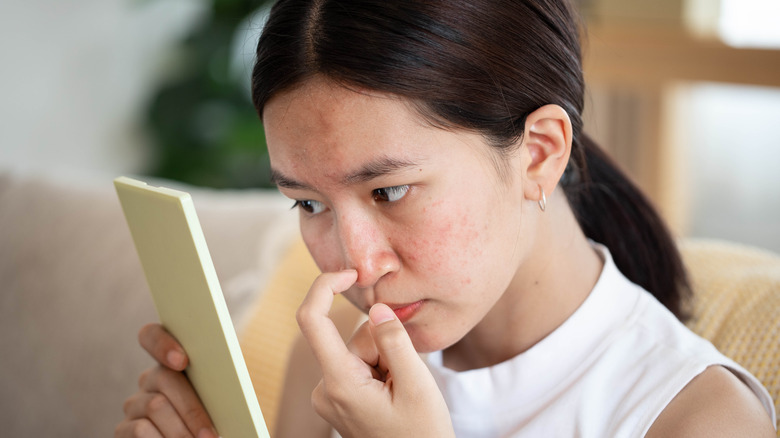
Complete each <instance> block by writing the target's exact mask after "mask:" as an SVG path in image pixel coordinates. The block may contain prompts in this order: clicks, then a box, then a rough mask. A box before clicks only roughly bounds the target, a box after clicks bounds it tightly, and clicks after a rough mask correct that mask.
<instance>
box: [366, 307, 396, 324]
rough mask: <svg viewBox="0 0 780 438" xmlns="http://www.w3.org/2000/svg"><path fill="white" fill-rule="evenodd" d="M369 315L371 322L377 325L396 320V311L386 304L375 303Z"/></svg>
mask: <svg viewBox="0 0 780 438" xmlns="http://www.w3.org/2000/svg"><path fill="white" fill-rule="evenodd" d="M368 317H369V318H370V319H371V323H372V324H374V325H375V326H376V325H380V324H384V323H386V322H387V321H392V320H394V319H395V313H394V312H393V310H392V309H390V308H389V307H387V306H386V305H384V304H374V306H373V307H372V308H371V310H369V311H368Z"/></svg>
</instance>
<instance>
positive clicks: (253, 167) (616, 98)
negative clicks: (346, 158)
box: [0, 0, 780, 251]
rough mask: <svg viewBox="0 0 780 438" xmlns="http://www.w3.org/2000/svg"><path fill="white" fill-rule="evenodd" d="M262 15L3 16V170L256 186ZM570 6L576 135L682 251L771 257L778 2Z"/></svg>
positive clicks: (163, 2)
mask: <svg viewBox="0 0 780 438" xmlns="http://www.w3.org/2000/svg"><path fill="white" fill-rule="evenodd" d="M261 3H263V2H260V1H238V0H233V1H230V0H214V1H206V0H103V1H97V0H69V1H55V0H28V1H22V0H11V1H6V2H2V3H0V29H2V30H0V32H2V38H0V75H1V76H2V80H1V81H0V95H2V100H1V101H0V123H1V124H2V129H0V170H5V171H7V170H13V171H16V172H41V173H46V174H62V175H66V176H67V177H80V176H83V175H85V174H90V175H94V174H100V175H104V176H105V177H113V176H115V175H118V174H123V173H134V174H153V175H157V176H163V177H167V178H172V179H177V180H181V181H185V182H189V183H192V184H197V185H206V186H213V187H253V186H260V185H263V184H264V183H265V181H266V179H267V175H266V174H265V171H264V170H263V169H264V160H265V159H266V158H265V155H264V143H263V139H262V129H261V127H260V125H259V123H257V122H256V119H255V117H254V114H253V111H252V108H251V104H250V103H249V99H248V95H249V91H248V88H247V87H248V85H247V84H248V75H249V69H250V68H251V62H252V59H251V56H252V54H251V53H252V49H253V45H254V42H255V41H254V39H255V38H256V35H257V33H258V32H259V29H260V27H261V25H262V13H256V10H257V9H258V8H259V7H260V6H261ZM578 3H579V5H580V7H581V8H582V12H583V16H584V17H585V19H586V22H587V24H588V28H589V32H590V33H589V37H588V38H587V40H586V43H585V70H586V75H587V79H588V82H589V94H588V104H587V110H586V119H587V130H588V131H589V132H590V133H591V134H592V135H593V136H594V137H595V138H596V139H597V140H599V142H600V143H601V144H602V145H603V146H604V147H605V148H607V149H609V150H610V151H611V152H612V153H613V154H614V155H615V156H616V157H617V158H618V160H619V161H620V162H621V163H622V164H623V166H624V167H625V168H626V169H627V170H628V171H629V173H630V174H631V175H632V177H634V178H635V179H636V180H637V181H638V182H639V183H640V185H641V186H642V187H643V188H644V189H645V190H646V191H647V192H648V193H649V194H650V196H651V198H652V199H653V200H654V201H655V202H656V204H657V205H658V206H659V207H660V208H661V210H662V211H663V213H664V215H665V216H666V217H667V219H668V220H669V222H670V223H671V225H672V227H673V229H674V230H675V232H677V233H678V234H679V235H683V236H699V237H716V238H727V239H731V240H737V241H741V242H745V243H750V244H754V245H758V246H762V247H765V248H770V249H774V250H776V251H780V189H778V187H780V172H778V171H777V170H776V169H775V168H776V166H777V164H776V163H778V162H780V136H778V134H777V126H778V125H780V51H778V50H777V48H778V47H780V37H778V34H777V33H778V29H780V28H778V27H777V26H776V25H775V21H776V18H777V17H778V16H780V10H779V9H780V2H777V1H776V0H662V1H661V0H659V1H653V2H647V1H642V0H579V2H578Z"/></svg>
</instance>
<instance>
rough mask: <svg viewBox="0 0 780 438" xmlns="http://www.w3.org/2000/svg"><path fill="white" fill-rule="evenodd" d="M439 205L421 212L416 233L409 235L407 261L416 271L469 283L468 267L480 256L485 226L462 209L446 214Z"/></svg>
mask: <svg viewBox="0 0 780 438" xmlns="http://www.w3.org/2000/svg"><path fill="white" fill-rule="evenodd" d="M438 204H439V205H435V204H434V205H431V206H430V208H426V209H424V211H423V214H422V215H421V217H422V218H423V219H422V220H421V221H420V223H419V224H418V225H417V232H415V233H411V236H410V237H411V240H410V242H409V246H408V247H409V248H410V250H409V253H408V254H407V259H408V260H409V261H410V262H412V263H413V264H414V265H415V266H416V268H417V269H420V270H424V271H426V272H428V273H430V274H439V275H443V276H447V277H449V278H450V279H455V278H457V279H459V281H460V282H461V283H464V284H469V283H470V282H471V277H470V272H469V271H470V269H469V266H471V265H473V261H474V260H475V259H478V258H481V257H482V255H483V251H484V243H483V242H484V234H485V233H484V232H485V227H480V226H479V225H478V224H477V223H476V222H475V221H474V218H473V217H472V216H471V215H469V213H468V211H466V210H465V209H454V210H451V211H446V212H445V211H443V208H441V207H442V206H441V202H440V203H438Z"/></svg>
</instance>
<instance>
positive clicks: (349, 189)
mask: <svg viewBox="0 0 780 438" xmlns="http://www.w3.org/2000/svg"><path fill="white" fill-rule="evenodd" d="M263 118H264V124H265V129H266V136H267V141H268V148H269V153H270V158H271V166H272V168H273V171H274V179H275V181H276V183H277V185H278V186H279V188H280V190H281V192H282V193H283V194H284V195H286V196H287V197H289V198H291V199H294V200H296V201H297V205H298V208H299V209H300V221H301V232H302V235H303V239H304V241H305V242H306V245H307V246H308V248H309V251H310V252H311V254H312V256H313V257H314V260H315V261H316V263H317V265H318V266H319V267H320V269H321V270H322V271H323V272H329V271H337V270H341V269H345V268H353V269H356V270H357V272H358V279H357V282H356V284H354V285H353V286H352V287H351V288H350V289H349V290H348V291H346V292H344V295H345V296H346V297H347V298H348V299H349V300H350V301H351V302H352V303H353V304H354V305H355V306H357V307H358V308H360V309H362V310H363V311H368V309H369V308H370V307H371V306H372V305H373V304H375V303H378V302H382V303H386V304H388V305H389V306H390V307H391V308H393V309H395V310H396V314H397V315H398V317H399V318H400V319H401V321H402V322H403V323H404V325H405V327H406V329H407V331H408V333H409V335H410V337H411V339H412V341H413V342H414V345H415V347H416V348H417V350H418V351H420V352H427V351H435V350H439V349H443V348H446V347H448V346H450V345H452V344H454V343H455V342H457V341H458V340H460V339H461V338H462V337H463V336H464V335H466V334H467V333H468V332H469V331H470V330H471V329H472V328H473V327H475V326H476V325H477V324H478V323H479V322H480V321H482V319H483V318H484V317H485V315H486V314H487V313H488V312H489V311H490V310H491V309H492V308H493V306H494V304H495V303H496V302H497V300H498V299H499V298H500V297H501V296H502V295H503V294H504V292H505V291H506V290H507V287H508V286H509V284H510V282H511V281H512V279H513V277H514V276H515V274H516V272H517V270H518V267H519V266H520V264H521V261H522V260H523V258H524V257H525V254H526V253H527V252H528V246H529V244H528V243H527V242H525V241H524V238H523V234H522V233H523V231H522V227H521V225H522V224H521V223H522V218H523V214H522V212H521V208H522V205H523V190H522V178H521V177H520V175H519V174H518V175H515V176H512V175H510V176H508V177H505V178H503V179H502V178H500V177H499V173H498V171H497V166H496V162H497V160H508V161H507V163H508V165H509V167H508V169H509V171H510V172H509V173H512V172H513V171H515V170H517V169H521V168H522V163H521V161H522V160H523V158H520V157H521V156H522V154H519V153H515V154H513V155H510V156H509V157H506V158H499V157H498V156H497V155H496V154H495V152H493V151H491V150H490V149H489V147H488V146H487V145H486V143H485V141H484V139H483V138H482V137H481V136H480V135H478V134H474V133H467V132H464V131H447V130H443V129H439V128H435V127H432V126H430V125H429V124H427V123H426V122H425V121H424V120H423V119H422V118H421V117H420V116H419V115H418V114H417V113H416V112H415V111H414V110H413V109H412V108H411V107H410V106H409V105H408V104H406V103H405V102H404V101H402V100H400V99H397V98H394V97H391V96H388V95H382V94H378V93H373V92H365V93H363V92H356V91H352V90H349V89H347V88H344V87H342V86H339V85H336V84H333V83H332V82H328V81H326V80H322V79H318V78H315V79H312V80H310V81H308V82H307V83H305V84H304V85H303V86H301V87H299V88H296V89H294V90H293V91H289V92H285V93H281V94H280V95H278V96H275V97H274V98H273V99H271V101H270V102H269V103H268V104H267V106H266V108H265V109H264V116H263ZM517 172H519V170H517Z"/></svg>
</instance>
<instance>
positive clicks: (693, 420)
mask: <svg viewBox="0 0 780 438" xmlns="http://www.w3.org/2000/svg"><path fill="white" fill-rule="evenodd" d="M646 436H647V437H648V438H656V437H744V436H750V437H767V438H773V437H775V431H774V426H773V425H772V422H771V420H770V418H769V416H768V415H767V413H766V411H765V410H764V407H763V406H762V405H761V402H760V401H759V400H758V398H757V397H756V396H755V394H753V392H752V391H751V390H750V389H749V388H748V387H747V385H745V384H744V383H743V382H742V381H740V380H739V378H737V376H735V375H734V374H733V373H731V372H730V371H729V370H727V369H725V368H723V367H720V366H713V367H710V368H707V370H705V371H704V372H703V373H701V374H700V375H699V376H697V377H696V378H694V379H693V380H692V381H691V382H690V383H689V384H688V385H687V386H686V387H685V388H683V390H682V391H680V393H679V394H677V396H676V397H675V398H674V399H673V400H672V401H671V403H669V405H668V406H667V407H666V408H665V409H664V411H663V412H661V415H659V416H658V418H657V419H656V421H655V423H654V424H653V426H652V427H650V430H649V431H648V432H647V435H646Z"/></svg>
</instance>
